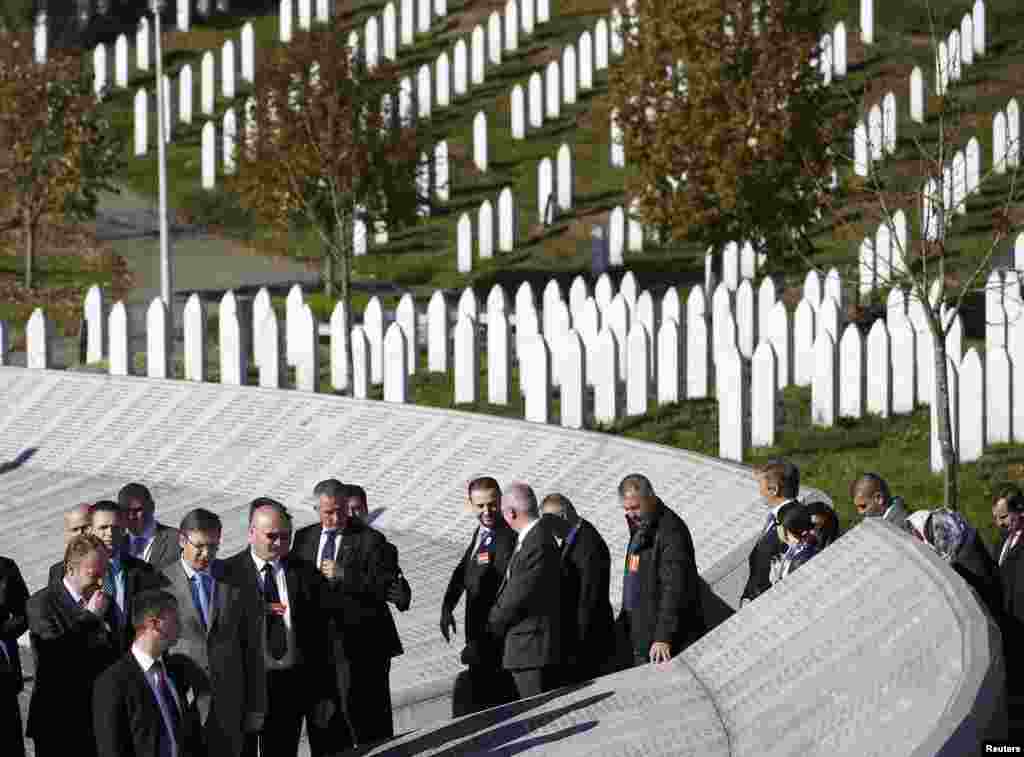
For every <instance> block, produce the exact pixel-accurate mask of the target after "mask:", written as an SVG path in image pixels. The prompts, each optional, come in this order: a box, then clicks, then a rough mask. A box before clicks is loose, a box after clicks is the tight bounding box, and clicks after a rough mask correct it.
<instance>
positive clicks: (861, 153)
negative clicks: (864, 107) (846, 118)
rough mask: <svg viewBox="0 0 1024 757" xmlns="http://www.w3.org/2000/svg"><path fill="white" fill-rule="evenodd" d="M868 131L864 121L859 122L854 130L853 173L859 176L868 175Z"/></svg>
mask: <svg viewBox="0 0 1024 757" xmlns="http://www.w3.org/2000/svg"><path fill="white" fill-rule="evenodd" d="M868 154H869V153H868V130H867V127H866V126H865V125H864V122H863V121H858V122H857V126H856V128H855V129H854V130H853V172H854V173H855V174H857V176H867V175H868Z"/></svg>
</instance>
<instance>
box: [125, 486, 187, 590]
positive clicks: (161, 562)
mask: <svg viewBox="0 0 1024 757" xmlns="http://www.w3.org/2000/svg"><path fill="white" fill-rule="evenodd" d="M117 504H118V505H119V506H120V508H121V512H123V513H124V519H125V520H124V524H125V527H126V528H127V529H128V544H127V546H128V550H127V551H128V553H129V554H130V555H131V556H132V557H134V558H136V559H138V560H144V561H145V562H148V563H149V564H150V565H152V566H153V568H155V569H156V570H160V569H161V568H163V567H165V566H167V565H170V564H171V563H174V562H177V561H178V558H179V557H181V546H180V545H179V544H178V529H176V528H173V527H172V526H167V525H164V524H163V523H160V522H159V521H158V520H157V519H156V517H155V514H154V513H155V511H156V505H155V504H154V503H153V495H152V494H150V493H149V489H147V488H146V487H145V486H143V485H142V484H137V483H131V484H127V485H125V486H123V487H121V491H119V492H118V493H117Z"/></svg>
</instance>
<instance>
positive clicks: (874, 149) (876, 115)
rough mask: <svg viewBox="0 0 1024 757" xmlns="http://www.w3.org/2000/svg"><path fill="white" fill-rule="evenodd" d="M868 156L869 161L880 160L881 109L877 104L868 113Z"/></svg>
mask: <svg viewBox="0 0 1024 757" xmlns="http://www.w3.org/2000/svg"><path fill="white" fill-rule="evenodd" d="M868 140H869V144H868V154H869V155H870V156H871V160H881V159H882V148H883V147H884V145H883V144H882V109H881V108H879V107H878V104H877V103H876V104H874V105H872V106H871V110H870V111H869V112H868Z"/></svg>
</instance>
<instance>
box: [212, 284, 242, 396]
mask: <svg viewBox="0 0 1024 757" xmlns="http://www.w3.org/2000/svg"><path fill="white" fill-rule="evenodd" d="M234 305H235V300H234V294H233V293H232V292H227V293H225V295H224V296H223V297H222V298H221V301H220V307H219V308H218V309H217V320H218V323H219V325H220V343H219V345H218V346H219V353H220V383H222V384H226V385H228V386H245V384H246V379H247V360H246V356H245V351H244V350H243V349H242V328H241V324H240V323H239V320H238V310H237V309H236V307H234Z"/></svg>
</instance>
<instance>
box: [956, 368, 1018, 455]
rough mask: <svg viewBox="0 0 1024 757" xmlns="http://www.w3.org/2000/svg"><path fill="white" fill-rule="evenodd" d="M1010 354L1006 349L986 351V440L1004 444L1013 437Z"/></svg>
mask: <svg viewBox="0 0 1024 757" xmlns="http://www.w3.org/2000/svg"><path fill="white" fill-rule="evenodd" d="M1010 376H1011V364H1010V356H1009V355H1008V354H1007V352H1006V350H1005V349H1002V348H1000V349H996V350H986V352H985V416H986V418H985V431H986V434H985V442H986V444H1004V443H1009V442H1010V441H1012V439H1013V430H1012V419H1013V415H1014V413H1013V412H1012V409H1013V405H1012V402H1011V397H1012V387H1011V385H1010ZM961 385H962V384H961Z"/></svg>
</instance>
